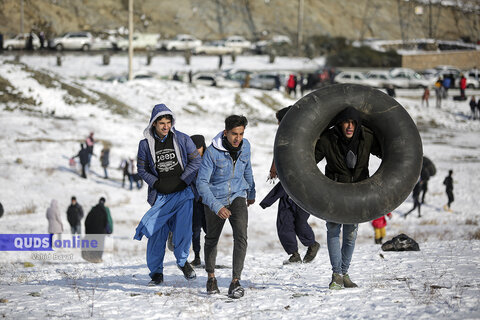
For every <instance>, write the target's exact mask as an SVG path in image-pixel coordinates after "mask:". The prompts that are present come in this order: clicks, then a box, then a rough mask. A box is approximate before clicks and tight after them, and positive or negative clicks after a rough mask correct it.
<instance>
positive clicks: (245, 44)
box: [225, 36, 252, 50]
mask: <svg viewBox="0 0 480 320" xmlns="http://www.w3.org/2000/svg"><path fill="white" fill-rule="evenodd" d="M225 46H226V47H234V48H241V50H247V49H250V48H251V47H252V43H251V42H250V41H248V40H246V39H245V38H244V37H242V36H230V37H228V38H226V39H225Z"/></svg>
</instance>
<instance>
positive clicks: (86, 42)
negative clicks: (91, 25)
mask: <svg viewBox="0 0 480 320" xmlns="http://www.w3.org/2000/svg"><path fill="white" fill-rule="evenodd" d="M92 42H93V37H92V34H91V33H90V32H67V33H65V34H63V35H62V36H60V37H57V38H54V39H53V40H51V42H50V43H49V46H50V48H54V49H56V50H58V51H62V50H64V49H70V50H83V51H88V50H90V48H91V47H92Z"/></svg>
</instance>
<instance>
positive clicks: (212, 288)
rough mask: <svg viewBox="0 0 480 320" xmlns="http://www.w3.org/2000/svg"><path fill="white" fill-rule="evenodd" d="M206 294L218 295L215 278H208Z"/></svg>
mask: <svg viewBox="0 0 480 320" xmlns="http://www.w3.org/2000/svg"><path fill="white" fill-rule="evenodd" d="M207 293H208V294H215V293H220V290H218V285H217V278H215V277H212V278H208V280H207Z"/></svg>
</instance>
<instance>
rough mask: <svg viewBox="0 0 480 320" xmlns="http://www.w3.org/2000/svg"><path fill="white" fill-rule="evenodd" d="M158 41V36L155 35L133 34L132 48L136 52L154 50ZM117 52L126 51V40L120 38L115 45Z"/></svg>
mask: <svg viewBox="0 0 480 320" xmlns="http://www.w3.org/2000/svg"><path fill="white" fill-rule="evenodd" d="M159 41H160V35H159V34H157V33H134V34H133V35H132V46H133V49H136V50H147V51H150V50H155V48H157V46H158V42H159ZM115 47H116V48H117V49H119V50H123V51H125V50H128V38H122V39H120V40H118V41H117V42H116V43H115Z"/></svg>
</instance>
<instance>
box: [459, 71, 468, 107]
mask: <svg viewBox="0 0 480 320" xmlns="http://www.w3.org/2000/svg"><path fill="white" fill-rule="evenodd" d="M459 88H460V98H462V99H463V100H466V99H467V97H465V89H466V88H467V78H465V76H464V75H463V73H462V74H461V75H460V85H459Z"/></svg>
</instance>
